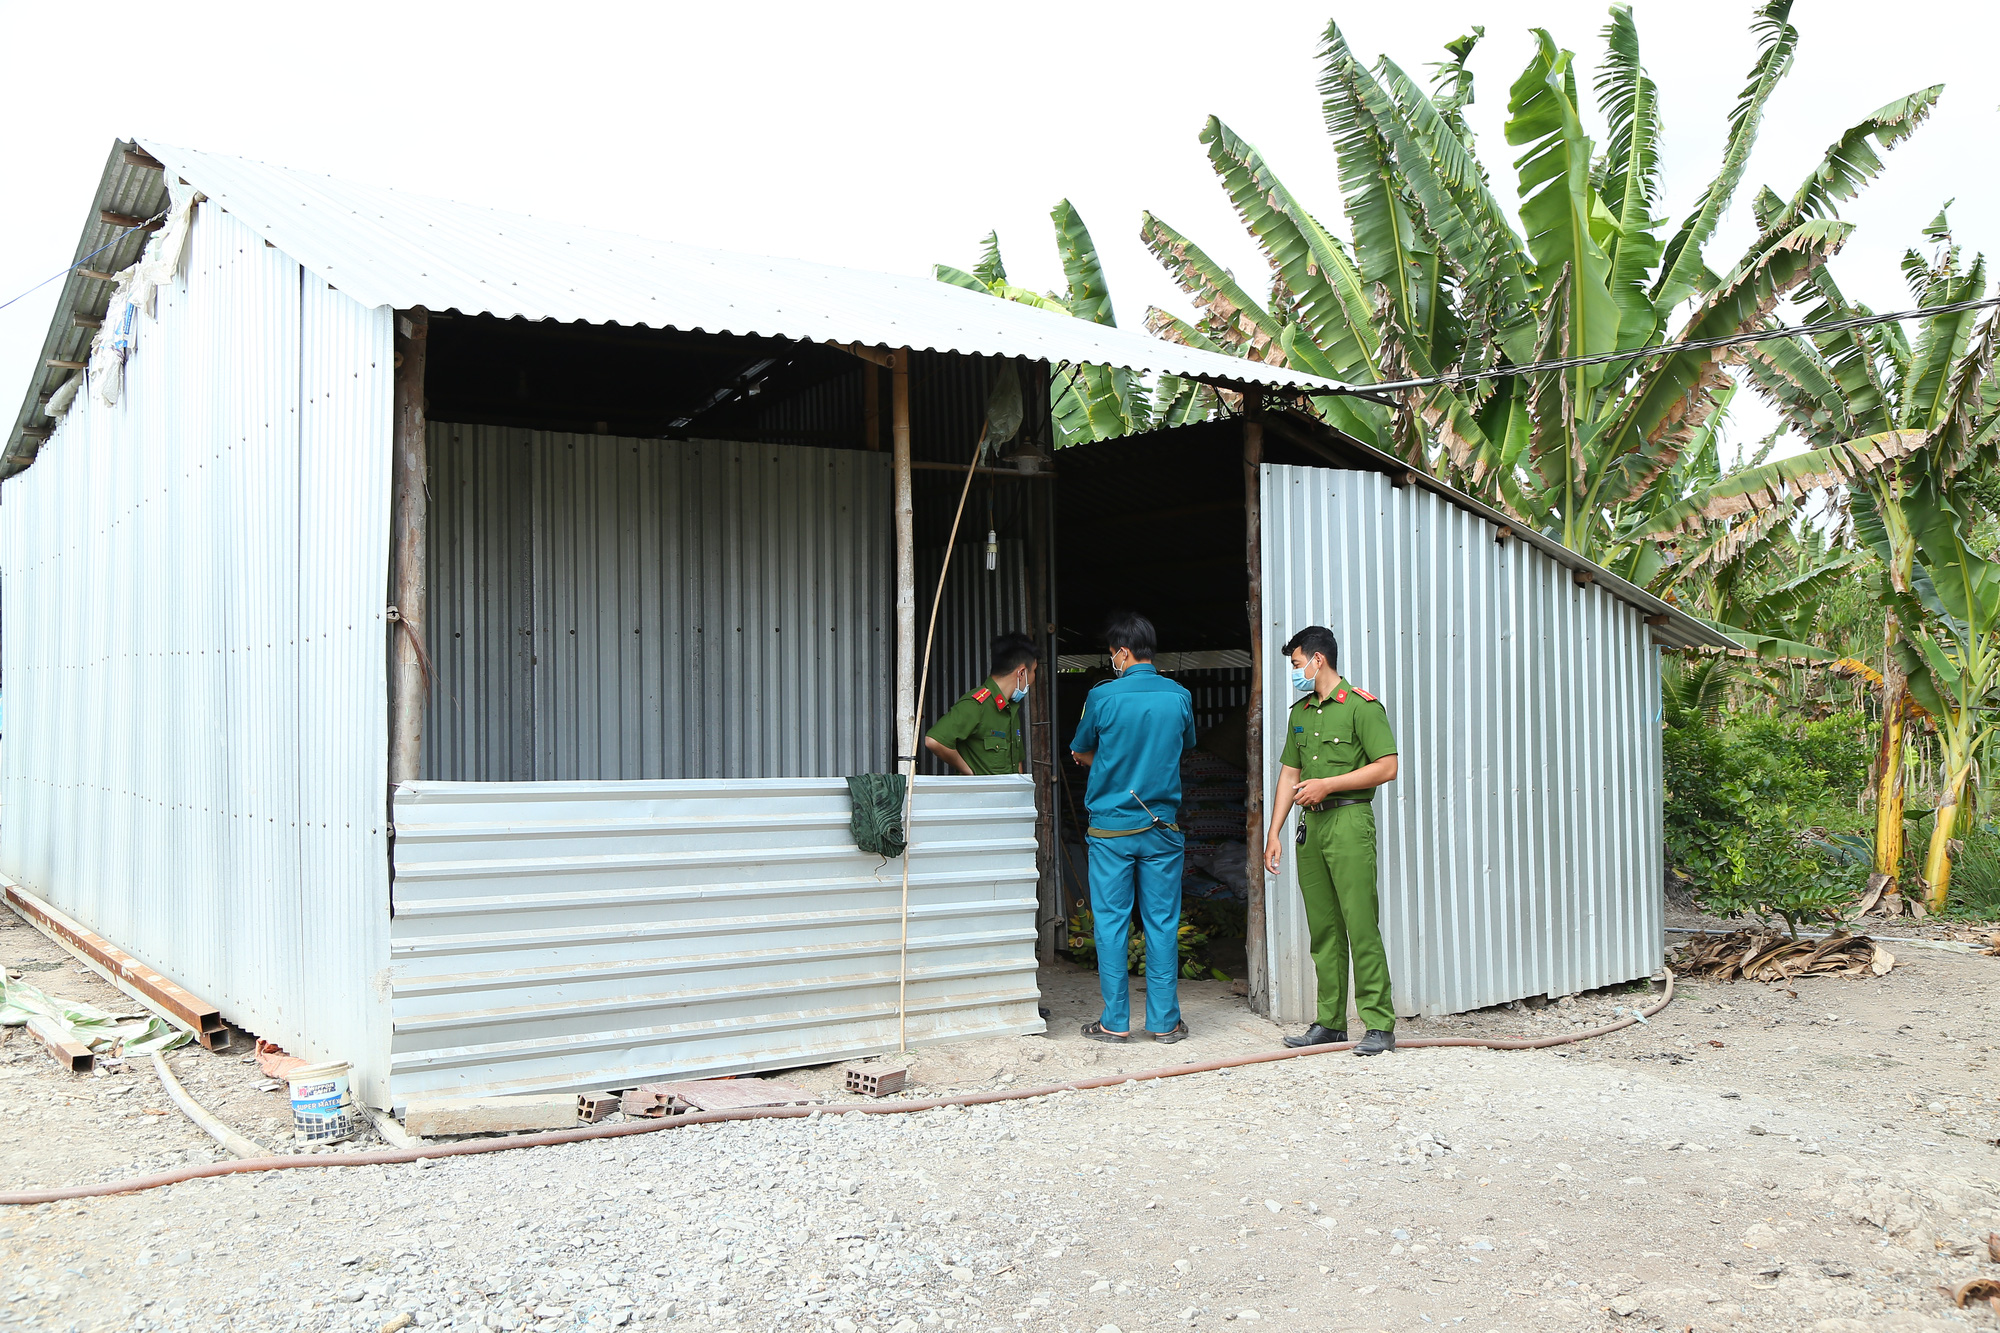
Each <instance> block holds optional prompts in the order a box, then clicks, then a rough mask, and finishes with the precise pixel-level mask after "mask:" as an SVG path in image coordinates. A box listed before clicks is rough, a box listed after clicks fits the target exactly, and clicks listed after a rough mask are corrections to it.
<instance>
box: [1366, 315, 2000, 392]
mask: <svg viewBox="0 0 2000 1333" xmlns="http://www.w3.org/2000/svg"><path fill="white" fill-rule="evenodd" d="M1988 306H2000V296H1986V297H1981V298H1979V299H1977V300H1972V301H1953V302H1951V303H1950V304H1949V305H1933V306H1918V307H1916V308H1914V309H1911V310H1892V311H1890V312H1889V313H1887V314H1882V315H1855V316H1853V317H1851V318H1848V319H1831V320H1827V321H1826V322H1825V323H1823V324H1787V325H1782V326H1780V327H1778V328H1775V329H1759V330H1757V331H1756V332H1754V333H1732V334H1729V335H1727V336H1725V337H1720V338H1693V339H1690V340H1688V341H1687V342H1678V343H1660V344H1658V345H1657V346H1651V347H1633V348H1628V349H1626V350H1625V351H1622V352H1593V353H1592V354H1590V355H1589V356H1572V357H1565V358H1563V359H1562V360H1559V361H1530V362H1528V363H1527V364H1526V365H1518V366H1511V365H1510V366H1497V367H1495V368H1493V369H1491V370H1475V371H1467V372H1466V373H1464V374H1457V375H1426V376H1423V377H1421V378H1418V379H1408V380H1386V381H1383V382H1381V383H1377V384H1349V385H1343V386H1342V387H1341V388H1340V389H1338V390H1329V392H1330V393H1333V394H1336V395H1342V396H1355V397H1365V396H1367V395H1369V394H1379V393H1395V392H1400V391H1401V390H1404V389H1428V388H1434V387H1436V386H1439V385H1445V386H1449V387H1453V388H1456V387H1457V386H1459V385H1461V384H1476V383H1478V382H1480V381H1482V380H1500V379H1508V378H1511V377H1513V376H1515V375H1539V374H1546V373H1548V372H1550V371H1557V370H1576V369H1579V368H1581V367H1584V366H1602V365H1608V364H1610V363H1612V362H1614V361H1648V360H1651V359H1653V358H1655V357H1661V356H1672V355H1674V354H1675V353H1678V352H1705V351H1708V350H1710V349H1712V348H1717V347H1736V346H1741V345H1744V344H1748V343H1761V342H1780V341H1783V340H1784V339H1786V338H1797V337H1801V336H1803V337H1809V338H1816V337H1819V336H1820V335H1821V334H1826V333H1840V332H1843V331H1845V330H1847V329H1865V328H1869V327H1872V326H1874V325H1877V324H1895V323H1900V322H1901V321H1903V320H1907V319H1927V318H1930V317H1932V316H1935V315H1955V314H1959V313H1961V312H1963V311H1967V310H1981V309H1984V308H1986V307H1988Z"/></svg>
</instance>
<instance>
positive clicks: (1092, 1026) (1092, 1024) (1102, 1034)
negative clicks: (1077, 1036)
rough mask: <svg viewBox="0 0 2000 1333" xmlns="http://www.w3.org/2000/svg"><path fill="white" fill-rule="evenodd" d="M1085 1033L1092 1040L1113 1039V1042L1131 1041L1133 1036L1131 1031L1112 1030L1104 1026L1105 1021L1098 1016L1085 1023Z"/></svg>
mask: <svg viewBox="0 0 2000 1333" xmlns="http://www.w3.org/2000/svg"><path fill="white" fill-rule="evenodd" d="M1083 1035H1084V1036H1085V1037H1087V1038H1089V1039H1090V1040H1091V1041H1112V1042H1117V1041H1129V1040H1130V1039H1131V1037H1132V1034H1131V1033H1129V1032H1113V1031H1111V1030H1110V1029H1109V1028H1107V1027H1105V1026H1104V1023H1103V1021H1102V1020H1101V1019H1096V1018H1093V1019H1091V1020H1090V1021H1089V1022H1088V1023H1085V1024H1084V1025H1083Z"/></svg>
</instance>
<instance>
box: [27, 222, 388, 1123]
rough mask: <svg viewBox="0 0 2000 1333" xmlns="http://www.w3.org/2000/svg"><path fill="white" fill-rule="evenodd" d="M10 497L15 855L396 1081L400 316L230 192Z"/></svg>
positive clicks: (86, 905)
mask: <svg viewBox="0 0 2000 1333" xmlns="http://www.w3.org/2000/svg"><path fill="white" fill-rule="evenodd" d="M156 315H157V318H154V319H148V318H146V317H144V316H141V317H140V318H139V319H138V320H137V321H136V339H135V347H134V349H133V351H132V353H131V356H130V360H129V362H128V364H127V367H126V375H125V385H124V391H123V394H122V396H121V397H120V399H119V401H118V402H117V403H116V404H115V405H113V406H105V405H104V404H103V403H102V402H100V401H99V400H98V398H97V396H96V394H95V386H94V385H93V386H88V387H86V388H85V389H84V391H83V392H82V393H80V394H79V396H78V399H77V402H76V404H75V405H74V406H73V407H72V408H71V409H70V411H69V413H68V414H67V416H66V417H65V418H64V419H63V421H62V422H61V424H60V425H59V426H58V427H57V429H56V432H55V434H54V435H53V436H52V437H51V438H50V440H49V441H48V443H47V444H46V445H45V446H44V447H43V449H42V451H41V453H40V456H39V458H38V460H37V461H36V463H35V465H34V466H33V467H30V468H28V469H27V470H26V471H24V472H22V473H21V474H19V475H18V476H16V477H14V478H12V479H10V480H8V481H7V482H6V484H5V486H4V488H0V598H4V611H5V617H6V620H5V635H4V646H0V672H4V675H0V681H3V682H4V686H5V691H6V696H5V697H6V705H7V712H6V731H5V742H4V745H0V867H4V869H5V870H6V872H7V873H8V874H9V875H11V876H13V877H14V878H15V879H17V880H18V881H19V882H20V883H22V884H23V885H24V886H26V887H28V888H30V889H32V890H33V891H34V892H35V893H37V894H39V895H41V896H42V897H44V898H46V899H48V900H49V901H50V902H53V903H55V904H57V905H58V906H60V907H62V908H63V909H64V910H65V911H67V912H69V913H71V914H72V915H74V916H76V917H77V918H78V919H80V920H81V921H83V922H84V923H85V924H87V925H89V926H90V927H91V928H92V929H94V930H96V931H98V932H99V933H100V934H103V935H105V936H106V937H108V938H109V939H111V940H112V941H114V942H115V943H117V944H119V945H120V946H122V947H124V948H125V949H127V950H129V951H130V952H132V953H133V954H135V955H137V956H138V957H140V958H141V959H143V960H144V961H146V962H147V963H149V964H151V965H152V966H154V967H156V968H158V969H159V970H160V971H162V972H164V973H166V974H167V975H168V976H170V977H172V978H173V979H174V980H176V981H178V982H180V983H181V984H182V985H184V986H186V987H188V988H189V989H190V990H192V991H194V992H195V993H196V994H198V995H200V996H202V997H203V998H205V999H207V1000H209V1001H211V1002H212V1003H214V1004H216V1005H217V1006H219V1007H220V1008H221V1009H222V1011H223V1014H224V1016H225V1017H227V1018H228V1019H229V1020H230V1021H232V1022H235V1023H238V1024H240V1025H242V1026H243V1027H245V1028H247V1029H249V1030H251V1031H253V1032H255V1033H257V1034H258V1035H260V1036H264V1037H268V1038H270V1039H272V1040H274V1041H277V1042H279V1043H281V1044H283V1045H284V1046H286V1047H287V1048H288V1049H290V1050H292V1051H293V1052H295V1053H297V1054H299V1055H302V1056H306V1057H308V1058H330V1059H344V1060H349V1061H352V1062H353V1063H354V1065H355V1067H356V1073H357V1075H358V1076H359V1078H360V1080H361V1082H362V1086H363V1088H364V1089H365V1090H367V1091H369V1092H370V1093H371V1094H374V1093H379V1091H380V1090H381V1089H382V1088H384V1087H385V1086H386V1076H387V1067H386V1066H387V1057H388V1048H387V1040H386V1034H387V1028H388V1019H387V1009H386V999H385V992H384V990H383V989H382V987H383V986H384V985H385V983H384V982H383V980H382V979H383V977H384V975H385V973H386V968H387V964H388V927H389V918H388V903H389V886H388V847H387V838H388V827H387V824H386V809H385V805H386V795H387V781H388V775H387V752H388V740H387V716H386V698H387V681H386V675H385V651H384V622H383V619H382V615H383V610H384V602H385V597H384V590H385V588H386V586H387V580H388V545H389V541H388V515H389V458H390V443H391V427H392V422H391V398H390V382H391V370H392V357H393V352H392V348H391V342H390V312H389V311H388V310H387V309H367V308H364V307H362V306H360V305H358V304H357V303H355V302H354V301H352V300H350V299H349V298H348V297H346V296H344V295H342V294H340V293H339V292H337V291H335V290H333V289H332V288H330V287H328V286H327V285H326V284H325V282H323V281H322V280H321V279H320V278H319V277H317V276H315V275H313V274H310V273H305V272H303V271H301V269H300V268H299V266H298V265H297V264H296V263H294V262H293V261H292V260H291V259H289V258H287V257H286V256H285V255H284V254H283V253H281V252H280V251H277V250H274V249H272V248H270V247H269V246H267V245H266V244H265V243H264V242H263V241H262V240H261V239H259V238H258V237H257V236H256V235H255V234H254V233H253V232H251V231H250V230H249V228H247V227H245V226H244V225H242V224H241V223H240V222H238V221H237V220H236V219H235V218H233V217H231V216H230V215H229V214H227V213H224V212H222V211H221V209H219V208H218V207H217V206H215V205H213V204H204V205H202V206H201V208H200V210H199V212H198V215H197V218H196V221H195V224H194V229H193V235H192V238H191V240H190V242H189V250H188V254H187V257H186V260H185V262H184V265H183V270H182V273H181V274H180V275H179V276H177V277H176V278H175V279H174V280H173V281H172V282H170V283H169V284H167V285H165V286H163V287H162V288H161V289H160V291H159V294H158V298H157V307H156Z"/></svg>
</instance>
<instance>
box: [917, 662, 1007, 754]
mask: <svg viewBox="0 0 2000 1333" xmlns="http://www.w3.org/2000/svg"><path fill="white" fill-rule="evenodd" d="M925 734H926V735H928V736H929V737H930V738H931V739H932V740H934V741H936V742H937V743H938V744H939V745H942V746H944V747H945V748H946V749H947V750H956V751H958V754H959V758H961V759H963V760H965V766H966V767H967V768H969V769H971V770H972V771H973V772H974V773H979V774H986V773H1018V772H1020V771H1021V764H1022V761H1023V760H1024V759H1025V758H1026V756H1027V753H1028V751H1027V747H1026V746H1025V745H1024V744H1023V743H1022V741H1021V706H1020V705H1019V704H1016V703H1011V702H1009V701H1008V698H1007V696H1006V695H1005V694H1002V693H1001V692H1000V687H999V686H998V685H995V684H994V683H993V681H992V679H991V678H990V677H989V678H988V680H987V682H986V683H985V684H984V685H982V686H980V687H979V688H978V689H976V690H971V691H968V692H967V693H965V694H963V695H960V696H959V700H958V702H957V703H955V704H953V705H952V706H951V711H950V712H948V713H946V714H945V715H944V716H943V717H941V718H939V719H938V720H937V725H936V726H934V727H932V728H931V729H930V730H929V731H928V732H926V733H925Z"/></svg>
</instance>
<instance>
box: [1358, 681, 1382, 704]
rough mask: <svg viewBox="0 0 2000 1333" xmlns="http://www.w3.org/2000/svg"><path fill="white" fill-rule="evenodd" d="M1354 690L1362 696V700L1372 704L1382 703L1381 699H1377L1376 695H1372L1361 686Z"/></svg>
mask: <svg viewBox="0 0 2000 1333" xmlns="http://www.w3.org/2000/svg"><path fill="white" fill-rule="evenodd" d="M1353 688H1354V692H1355V693H1356V694H1358V695H1360V696H1361V697H1362V698H1364V699H1366V700H1367V701H1368V702H1369V703H1371V704H1377V703H1381V702H1382V701H1381V700H1380V699H1377V698H1376V697H1375V696H1374V695H1372V694H1370V693H1369V692H1368V691H1366V690H1364V689H1362V688H1361V687H1360V686H1359V685H1356V686H1354V687H1353Z"/></svg>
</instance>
